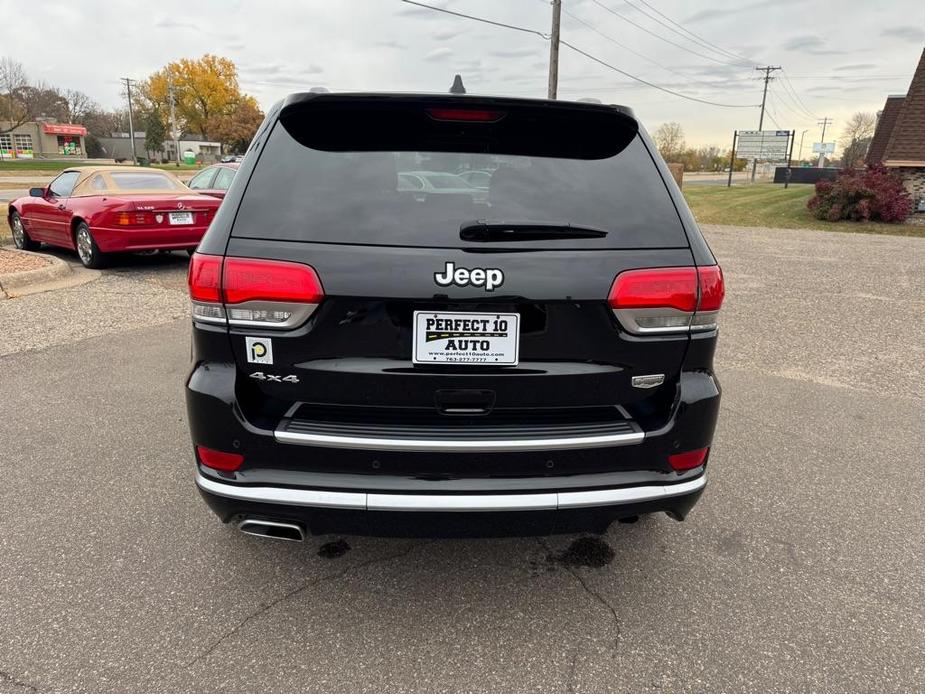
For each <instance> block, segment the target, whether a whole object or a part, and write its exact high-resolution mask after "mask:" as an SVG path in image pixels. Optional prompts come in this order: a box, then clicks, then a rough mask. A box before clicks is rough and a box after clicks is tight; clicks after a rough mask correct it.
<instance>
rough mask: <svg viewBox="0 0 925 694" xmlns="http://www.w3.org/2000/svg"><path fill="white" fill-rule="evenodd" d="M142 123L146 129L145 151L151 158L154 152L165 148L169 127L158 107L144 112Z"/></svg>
mask: <svg viewBox="0 0 925 694" xmlns="http://www.w3.org/2000/svg"><path fill="white" fill-rule="evenodd" d="M141 125H142V127H143V128H144V129H145V151H146V152H147V153H148V158H149V159H151V158H152V155H153V154H154V153H156V152H162V151H163V150H164V140H166V139H167V127H166V126H165V125H164V119H163V118H162V117H161V114H160V112H159V111H158V110H157V109H156V108H152V109H150V110H149V111H146V112H145V113H144V115H143V116H142V119H141Z"/></svg>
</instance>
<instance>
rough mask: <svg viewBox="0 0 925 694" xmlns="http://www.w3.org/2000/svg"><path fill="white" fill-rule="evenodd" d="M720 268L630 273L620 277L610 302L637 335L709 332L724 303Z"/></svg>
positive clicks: (668, 269) (708, 267) (691, 268)
mask: <svg viewBox="0 0 925 694" xmlns="http://www.w3.org/2000/svg"><path fill="white" fill-rule="evenodd" d="M724 294H725V289H724V286H723V272H722V270H721V269H720V267H719V266H718V265H711V266H706V267H668V268H647V269H643V270H627V271H625V272H621V273H620V274H619V275H617V277H616V279H614V281H613V285H611V288H610V295H609V296H608V303H609V304H610V307H611V308H612V309H613V312H614V315H616V317H617V319H618V320H619V321H620V324H621V325H622V326H623V327H624V328H625V329H626V330H627V331H629V332H631V333H635V334H637V335H645V334H658V333H677V332H687V331H689V330H710V329H713V328H715V327H716V315H717V313H718V311H719V308H720V306H721V305H722V303H723V296H724Z"/></svg>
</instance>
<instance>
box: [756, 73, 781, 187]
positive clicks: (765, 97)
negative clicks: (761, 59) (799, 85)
mask: <svg viewBox="0 0 925 694" xmlns="http://www.w3.org/2000/svg"><path fill="white" fill-rule="evenodd" d="M755 69H756V70H757V71H758V72H763V73H764V92H762V94H761V116H760V117H759V118H758V130H761V129H762V128H763V127H764V105H765V103H766V102H767V100H768V82H770V81H771V80H772V79H774V78H773V77H771V73H772V72H774V71H775V70H780V65H765V66H764V67H756V68H755ZM757 168H758V158H757V157H756V158H755V159H754V160H752V183H754V182H755V170H756V169H757Z"/></svg>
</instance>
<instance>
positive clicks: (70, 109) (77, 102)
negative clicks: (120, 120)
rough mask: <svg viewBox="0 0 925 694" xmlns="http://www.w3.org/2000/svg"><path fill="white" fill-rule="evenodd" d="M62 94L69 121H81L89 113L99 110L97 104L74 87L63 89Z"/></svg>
mask: <svg viewBox="0 0 925 694" xmlns="http://www.w3.org/2000/svg"><path fill="white" fill-rule="evenodd" d="M62 96H63V97H64V99H65V101H67V120H68V122H69V123H81V122H83V120H84V118H86V117H87V115H88V114H89V113H92V112H94V111H99V110H100V106H99V104H97V103H96V102H95V101H93V99H91V98H90V97H89V96H87V95H86V94H84V93H83V92H80V91H77V90H76V89H65V90H64V92H63V93H62Z"/></svg>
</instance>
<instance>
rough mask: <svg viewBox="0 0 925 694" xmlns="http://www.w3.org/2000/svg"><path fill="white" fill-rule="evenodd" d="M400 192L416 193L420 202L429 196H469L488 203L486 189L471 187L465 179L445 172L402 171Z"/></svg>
mask: <svg viewBox="0 0 925 694" xmlns="http://www.w3.org/2000/svg"><path fill="white" fill-rule="evenodd" d="M398 190H400V191H405V192H408V191H411V192H414V193H416V195H415V198H416V199H417V200H420V201H424V200H426V199H427V196H429V195H468V196H469V197H470V198H472V199H473V200H475V201H476V202H487V201H488V195H487V194H486V192H485V189H479V188H475V187H473V186H471V185H469V184H468V183H467V182H466V180H465V179H464V178H462V177H461V176H457V175H456V174H454V173H446V172H443V171H400V172H399V174H398Z"/></svg>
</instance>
